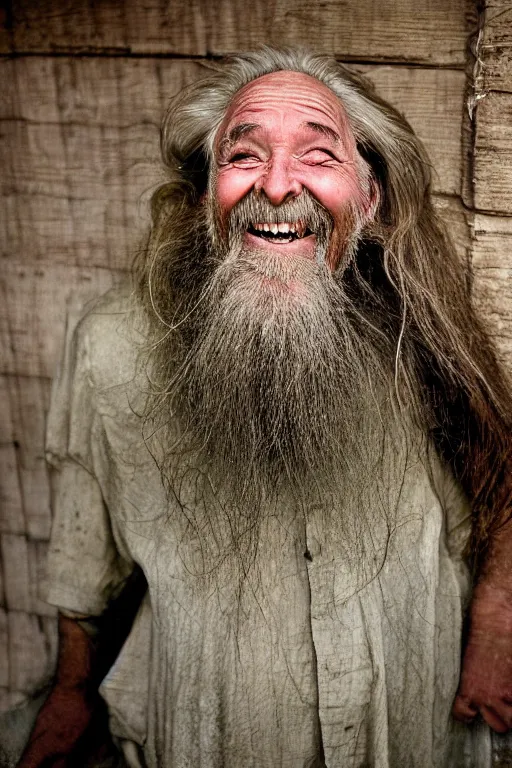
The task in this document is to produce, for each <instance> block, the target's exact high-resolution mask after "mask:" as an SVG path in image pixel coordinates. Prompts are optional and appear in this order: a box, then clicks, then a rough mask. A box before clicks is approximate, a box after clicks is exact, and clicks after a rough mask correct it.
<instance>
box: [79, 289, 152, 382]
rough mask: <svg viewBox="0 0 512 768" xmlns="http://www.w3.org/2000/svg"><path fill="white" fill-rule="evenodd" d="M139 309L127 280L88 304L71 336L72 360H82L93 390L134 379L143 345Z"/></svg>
mask: <svg viewBox="0 0 512 768" xmlns="http://www.w3.org/2000/svg"><path fill="white" fill-rule="evenodd" d="M144 338H145V334H144V319H143V313H142V309H141V308H140V305H139V303H138V301H137V299H136V297H135V295H134V293H133V290H132V287H131V283H130V282H129V281H128V280H126V281H125V282H123V283H122V284H120V285H118V286H116V287H115V288H112V289H111V290H110V291H108V292H107V293H106V294H104V295H103V296H101V297H99V298H98V299H95V300H94V301H92V302H89V304H87V306H86V307H85V309H84V310H83V311H82V313H81V316H80V317H79V320H78V322H77V324H76V327H75V329H74V331H73V334H72V346H73V348H74V357H75V360H81V361H82V365H81V367H82V366H83V368H85V370H86V371H87V375H88V377H89V378H90V381H91V383H93V384H94V386H95V388H100V389H101V388H104V387H112V386H116V385H118V384H122V383H123V382H126V381H129V380H131V379H133V377H134V376H135V373H136V369H137V359H138V357H139V353H140V351H141V349H142V348H143V344H144Z"/></svg>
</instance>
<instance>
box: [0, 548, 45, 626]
mask: <svg viewBox="0 0 512 768" xmlns="http://www.w3.org/2000/svg"><path fill="white" fill-rule="evenodd" d="M47 550H48V543H47V542H44V541H32V540H30V539H27V537H26V536H18V535H15V534H3V535H2V537H1V547H0V554H1V558H2V565H3V577H4V584H5V596H6V606H7V610H8V611H24V612H26V613H33V614H36V615H38V616H49V617H55V616H56V614H57V611H56V609H55V608H54V607H53V606H51V605H49V604H48V603H47V602H46V580H47V574H46V556H47Z"/></svg>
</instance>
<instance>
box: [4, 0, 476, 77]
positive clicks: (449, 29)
mask: <svg viewBox="0 0 512 768" xmlns="http://www.w3.org/2000/svg"><path fill="white" fill-rule="evenodd" d="M11 7H12V12H11V22H12V35H7V36H6V35H5V33H4V38H5V40H4V45H10V46H11V47H12V49H13V50H15V51H41V52H56V51H57V52H66V51H74V52H98V51H102V52H109V53H118V54H126V53H144V54H149V53H159V54H166V55H172V54H181V55H198V56H204V55H206V54H207V53H210V54H214V55H223V54H225V53H229V52H233V51H238V50H244V49H251V48H254V47H255V46H257V45H261V44H262V43H269V44H274V45H281V46H282V45H297V44H302V45H307V46H310V47H311V48H313V49H315V50H319V51H326V52H329V53H334V54H336V55H338V56H343V57H346V58H353V59H354V58H355V59H362V60H370V61H382V60H384V61H408V62H416V63H427V64H432V65H450V66H463V65H464V62H465V56H466V40H467V36H468V34H469V33H470V31H471V29H472V27H473V26H474V16H475V14H474V10H473V8H474V6H473V4H472V3H471V2H470V0H430V2H428V3H418V4H417V5H416V6H414V7H413V6H412V5H411V2H410V0H383V2H380V3H376V2H372V0H360V1H359V2H353V1H352V0H328V1H327V2H321V3H313V2H310V1H309V0H253V2H250V3H246V2H245V0H217V2H214V3H213V2H209V0H190V1H189V2H187V3H184V2H180V3H178V2H173V0H146V2H144V3H140V2H139V1H138V0H122V1H121V2H119V1H118V0H103V2H94V3H91V2H88V0H39V2H37V3H34V2H32V0H11ZM9 41H10V42H9Z"/></svg>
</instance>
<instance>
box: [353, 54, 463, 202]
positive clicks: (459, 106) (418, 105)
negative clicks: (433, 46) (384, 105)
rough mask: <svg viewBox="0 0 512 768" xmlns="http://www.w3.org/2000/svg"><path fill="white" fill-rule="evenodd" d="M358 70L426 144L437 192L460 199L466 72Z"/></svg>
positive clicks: (409, 69)
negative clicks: (458, 196) (404, 118)
mask: <svg viewBox="0 0 512 768" xmlns="http://www.w3.org/2000/svg"><path fill="white" fill-rule="evenodd" d="M358 70H359V71H361V72H362V73H363V74H364V75H366V76H367V77H368V79H369V80H371V81H372V83H373V84H374V85H375V88H376V90H377V93H379V94H380V95H381V96H383V97H384V98H385V99H388V100H389V101H390V102H391V104H392V105H393V106H394V107H396V108H397V109H398V110H399V111H400V112H402V113H403V115H404V116H405V117H406V118H407V120H408V121H409V122H410V124H411V125H412V127H413V128H414V130H415V131H416V133H417V134H418V136H419V137H420V139H421V140H422V141H423V143H424V144H425V147H426V149H427V152H428V154H429V156H430V160H431V161H432V166H433V171H434V173H433V176H434V179H433V188H434V191H436V192H441V193H444V194H452V195H459V194H460V191H461V174H462V168H461V154H462V152H461V140H462V117H463V112H464V93H465V88H466V76H465V74H464V72H453V71H451V72H446V71H443V70H439V69H437V70H433V69H418V68H412V67H411V68H409V67H400V68H397V67H389V66H382V67H376V66H372V67H368V66H365V67H358Z"/></svg>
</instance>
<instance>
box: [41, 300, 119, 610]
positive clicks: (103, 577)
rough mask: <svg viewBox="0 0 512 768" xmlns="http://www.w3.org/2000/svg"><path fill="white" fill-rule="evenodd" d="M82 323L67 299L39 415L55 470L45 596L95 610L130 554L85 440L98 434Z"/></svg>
mask: <svg viewBox="0 0 512 768" xmlns="http://www.w3.org/2000/svg"><path fill="white" fill-rule="evenodd" d="M87 330H88V319H87V316H84V315H83V313H81V312H79V311H78V309H75V308H74V307H71V308H70V311H69V313H68V318H67V325H66V339H65V345H64V354H63V356H62V358H61V363H60V367H59V371H58V373H57V376H56V378H55V380H54V384H53V388H52V396H51V401H50V411H49V414H48V421H47V434H46V450H47V458H48V461H49V463H50V464H51V465H52V466H53V468H54V470H55V493H54V503H53V508H54V520H53V526H52V535H51V541H50V548H49V554H48V593H47V600H48V602H49V603H51V604H52V605H56V606H57V607H59V608H61V609H63V610H68V611H73V612H76V613H80V614H84V615H88V616H99V615H100V614H101V613H103V611H104V610H105V608H106V607H107V605H108V603H109V602H110V600H111V599H112V598H113V597H115V596H116V594H118V592H119V590H120V589H121V588H122V585H123V583H124V582H125V580H126V578H127V577H128V576H129V574H130V573H131V571H132V569H133V562H131V561H130V560H129V558H127V556H126V553H123V555H121V553H120V551H119V548H118V547H117V545H116V542H115V538H114V535H113V532H112V524H111V520H110V515H109V511H108V509H107V506H106V504H105V502H104V499H103V495H102V492H101V487H100V484H99V482H98V479H97V467H95V460H96V459H95V458H94V457H95V456H97V453H98V452H95V451H94V446H93V443H94V441H95V440H100V439H101V430H102V422H101V418H100V415H99V413H98V409H97V404H96V398H95V386H94V381H93V378H92V375H91V366H90V360H89V353H88V333H87Z"/></svg>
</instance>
